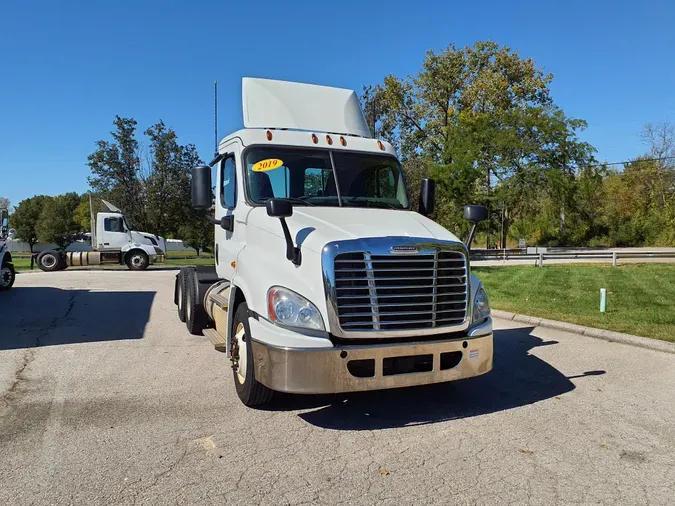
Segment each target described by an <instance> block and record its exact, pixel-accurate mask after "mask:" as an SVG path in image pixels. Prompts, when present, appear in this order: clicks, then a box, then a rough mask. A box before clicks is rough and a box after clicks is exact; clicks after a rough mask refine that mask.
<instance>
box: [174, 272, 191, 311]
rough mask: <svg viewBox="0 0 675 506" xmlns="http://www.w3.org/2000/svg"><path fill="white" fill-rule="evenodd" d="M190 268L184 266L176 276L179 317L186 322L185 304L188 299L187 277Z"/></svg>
mask: <svg viewBox="0 0 675 506" xmlns="http://www.w3.org/2000/svg"><path fill="white" fill-rule="evenodd" d="M189 271H190V269H189V268H183V269H181V270H180V272H179V273H178V276H176V305H177V306H178V319H179V320H180V321H182V322H185V305H186V299H187V278H188V276H189Z"/></svg>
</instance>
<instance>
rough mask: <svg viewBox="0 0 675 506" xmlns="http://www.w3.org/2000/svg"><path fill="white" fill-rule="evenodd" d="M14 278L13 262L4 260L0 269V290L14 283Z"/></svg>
mask: <svg viewBox="0 0 675 506" xmlns="http://www.w3.org/2000/svg"><path fill="white" fill-rule="evenodd" d="M15 280H16V272H15V271H14V264H12V263H10V262H5V263H4V264H2V268H1V269H0V292H4V291H6V290H9V289H10V288H12V286H13V285H14V281H15Z"/></svg>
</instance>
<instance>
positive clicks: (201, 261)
mask: <svg viewBox="0 0 675 506" xmlns="http://www.w3.org/2000/svg"><path fill="white" fill-rule="evenodd" d="M164 263H165V264H166V265H216V261H215V260H214V259H213V258H209V257H197V256H194V257H192V258H171V257H167V258H166V260H165V261H164Z"/></svg>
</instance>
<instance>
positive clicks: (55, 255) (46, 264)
mask: <svg viewBox="0 0 675 506" xmlns="http://www.w3.org/2000/svg"><path fill="white" fill-rule="evenodd" d="M64 260H65V258H64V257H62V256H61V255H60V254H59V252H58V251H55V250H53V249H49V250H46V251H43V252H42V253H40V254H39V255H38V257H37V264H38V267H39V268H40V269H41V270H43V271H45V272H53V271H60V270H61V269H63V264H64V263H65V262H64Z"/></svg>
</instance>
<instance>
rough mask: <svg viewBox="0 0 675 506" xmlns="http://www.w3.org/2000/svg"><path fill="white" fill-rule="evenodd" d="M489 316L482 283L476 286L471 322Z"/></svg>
mask: <svg viewBox="0 0 675 506" xmlns="http://www.w3.org/2000/svg"><path fill="white" fill-rule="evenodd" d="M488 316H490V303H489V302H488V296H487V292H486V291H485V288H483V285H480V286H479V287H478V290H477V291H476V296H475V297H474V298H473V317H472V318H471V321H472V322H473V323H476V322H479V321H483V320H485V319H486V318H487V317H488Z"/></svg>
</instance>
